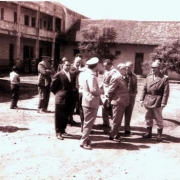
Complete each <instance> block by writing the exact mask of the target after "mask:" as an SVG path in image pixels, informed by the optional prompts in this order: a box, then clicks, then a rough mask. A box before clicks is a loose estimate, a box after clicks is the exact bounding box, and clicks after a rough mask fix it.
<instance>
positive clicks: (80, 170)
mask: <svg viewBox="0 0 180 180" xmlns="http://www.w3.org/2000/svg"><path fill="white" fill-rule="evenodd" d="M7 79H8V78H7V77H6V76H4V77H1V79H0V107H1V108H0V144H1V146H0V180H12V179H13V180H72V179H75V180H107V179H108V180H109V179H110V180H111V179H112V180H116V179H117V180H118V179H123V180H124V179H125V180H136V179H138V180H179V179H180V171H179V167H180V148H179V143H180V111H179V110H180V96H179V94H180V85H179V84H174V83H171V84H170V87H171V93H170V98H169V102H168V105H167V107H166V108H165V109H164V110H163V115H164V124H165V128H164V132H163V142H161V143H158V142H156V140H155V135H156V127H155V126H154V128H153V133H154V134H153V138H152V139H151V140H144V139H142V138H141V135H142V134H143V133H144V132H145V123H144V113H145V109H144V108H142V107H141V106H140V104H139V95H140V93H141V90H142V84H143V81H144V80H143V79H140V80H139V81H138V87H139V92H138V95H137V99H136V104H135V109H134V113H133V118H132V131H133V135H131V136H123V135H122V136H123V138H124V141H123V142H122V143H115V142H112V141H109V140H108V136H107V135H106V134H104V132H103V129H102V126H101V125H100V124H101V123H102V119H101V108H99V111H98V117H97V119H96V122H95V125H94V128H93V134H91V139H92V142H93V150H91V151H88V150H84V149H82V148H80V147H79V138H80V136H81V133H80V119H79V116H77V115H75V116H74V119H75V120H76V121H77V122H78V123H77V125H76V126H72V127H71V126H68V127H67V132H68V133H71V134H72V135H73V137H72V138H69V139H65V140H63V141H60V140H58V139H56V137H55V134H54V119H53V118H54V114H53V113H49V114H38V113H37V112H36V109H37V103H38V96H37V86H36V82H37V76H28V77H27V76H24V77H22V78H21V80H22V85H21V98H20V101H19V104H18V106H19V109H16V110H10V109H9V106H10V102H9V101H10V91H9V83H8V81H7ZM49 110H51V111H54V97H53V94H51V98H50V104H49ZM122 130H123V129H122Z"/></svg>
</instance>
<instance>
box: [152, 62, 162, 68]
mask: <svg viewBox="0 0 180 180" xmlns="http://www.w3.org/2000/svg"><path fill="white" fill-rule="evenodd" d="M160 66H161V63H160V62H159V61H154V62H153V63H152V64H151V67H152V68H159V67H160Z"/></svg>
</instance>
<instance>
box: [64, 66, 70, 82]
mask: <svg viewBox="0 0 180 180" xmlns="http://www.w3.org/2000/svg"><path fill="white" fill-rule="evenodd" d="M63 71H64V73H65V74H66V76H67V78H68V79H69V82H71V77H70V73H69V72H66V71H65V70H64V69H63Z"/></svg>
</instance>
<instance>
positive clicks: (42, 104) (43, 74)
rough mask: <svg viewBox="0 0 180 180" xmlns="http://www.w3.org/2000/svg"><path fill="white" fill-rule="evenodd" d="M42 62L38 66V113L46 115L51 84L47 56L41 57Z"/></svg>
mask: <svg viewBox="0 0 180 180" xmlns="http://www.w3.org/2000/svg"><path fill="white" fill-rule="evenodd" d="M41 57H42V61H41V62H40V63H39V64H38V73H39V76H38V92H39V104H38V110H37V112H38V113H46V112H48V111H47V108H48V104H49V97H50V84H51V74H52V73H53V72H52V70H51V65H50V64H49V58H50V57H48V56H41Z"/></svg>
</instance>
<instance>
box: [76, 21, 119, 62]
mask: <svg viewBox="0 0 180 180" xmlns="http://www.w3.org/2000/svg"><path fill="white" fill-rule="evenodd" d="M116 37H117V33H116V31H115V28H114V27H104V26H103V27H102V26H100V25H97V24H94V25H90V26H88V27H87V28H85V29H83V30H82V41H81V42H80V43H78V48H79V50H80V52H83V53H84V52H88V53H90V54H91V56H97V57H99V58H100V59H101V60H102V59H104V58H110V59H113V58H114V56H113V55H112V54H109V48H110V47H114V46H115V39H116Z"/></svg>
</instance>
